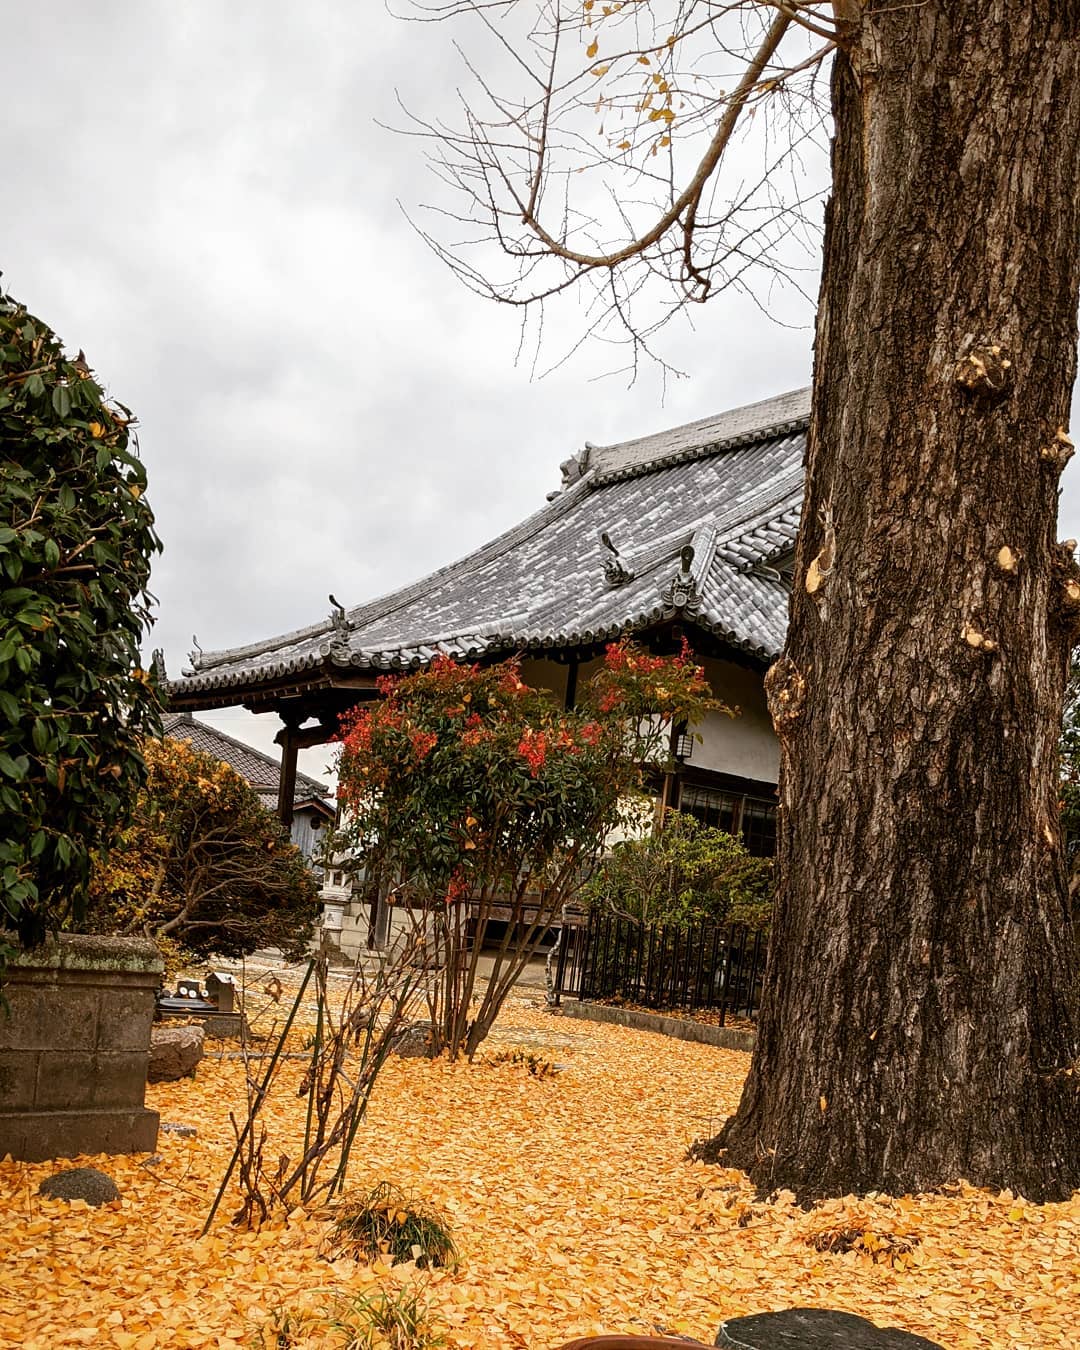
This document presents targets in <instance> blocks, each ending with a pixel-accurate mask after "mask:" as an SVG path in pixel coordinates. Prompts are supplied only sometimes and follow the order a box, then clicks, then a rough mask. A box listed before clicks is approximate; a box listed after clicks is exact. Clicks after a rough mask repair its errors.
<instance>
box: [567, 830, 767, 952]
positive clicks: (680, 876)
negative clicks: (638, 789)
mask: <svg viewBox="0 0 1080 1350" xmlns="http://www.w3.org/2000/svg"><path fill="white" fill-rule="evenodd" d="M772 887H773V865H772V861H771V860H770V859H768V858H755V857H753V856H752V855H751V854H749V853H748V852H747V851H746V848H745V846H744V845H743V843H742V841H741V840H739V839H736V838H734V837H733V836H732V835H730V834H726V833H725V832H724V831H723V830H715V829H712V828H710V827H709V826H707V825H702V824H701V823H700V821H698V820H696V819H695V818H694V817H693V816H690V815H683V814H680V813H679V812H677V811H672V812H670V813H669V814H668V817H667V820H666V821H665V824H664V828H663V830H662V831H661V832H660V833H659V834H649V835H647V836H645V837H644V838H641V839H626V840H623V841H622V842H620V843H618V844H616V845H615V847H614V848H613V849H612V851H611V853H610V854H609V855H608V856H607V857H606V858H605V859H604V860H603V862H602V863H601V865H600V867H599V868H598V869H597V871H596V872H595V873H594V875H593V876H592V877H591V878H590V880H589V881H588V882H587V883H586V885H585V887H584V888H583V890H582V893H581V900H582V902H583V903H584V904H586V905H588V906H589V907H590V908H606V909H610V910H611V911H613V912H614V913H616V914H621V915H624V916H626V917H627V918H631V919H639V920H641V921H642V922H643V923H675V924H690V923H745V924H747V925H748V926H749V927H751V928H754V929H765V928H767V927H768V924H769V917H770V915H771V912H772Z"/></svg>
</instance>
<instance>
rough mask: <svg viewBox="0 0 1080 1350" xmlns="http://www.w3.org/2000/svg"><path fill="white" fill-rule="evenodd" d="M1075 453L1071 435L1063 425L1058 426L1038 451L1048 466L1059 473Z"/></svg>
mask: <svg viewBox="0 0 1080 1350" xmlns="http://www.w3.org/2000/svg"><path fill="white" fill-rule="evenodd" d="M1075 453H1076V447H1075V446H1074V445H1073V443H1072V437H1071V436H1070V435H1069V433H1068V432H1067V431H1066V430H1065V428H1064V427H1058V429H1057V434H1056V435H1055V436H1054V439H1053V440H1052V441H1051V442H1050V444H1049V445H1044V446H1043V447H1042V449H1041V450H1040V451H1039V458H1040V460H1042V462H1043V463H1044V464H1045V465H1047V467H1048V468H1051V469H1053V470H1055V471H1056V472H1057V473H1060V472H1061V471H1062V469H1063V468H1064V467H1065V465H1066V464H1068V462H1069V460H1070V459H1072V457H1073V455H1074V454H1075Z"/></svg>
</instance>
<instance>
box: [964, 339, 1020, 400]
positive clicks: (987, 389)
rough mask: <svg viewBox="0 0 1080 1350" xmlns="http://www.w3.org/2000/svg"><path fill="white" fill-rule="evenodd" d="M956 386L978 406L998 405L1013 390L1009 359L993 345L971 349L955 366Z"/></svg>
mask: <svg viewBox="0 0 1080 1350" xmlns="http://www.w3.org/2000/svg"><path fill="white" fill-rule="evenodd" d="M956 383H957V384H958V385H959V386H960V388H961V389H962V390H963V391H964V392H965V393H966V394H967V395H968V396H969V397H970V398H972V399H975V400H977V401H978V402H980V403H1000V402H1001V400H1002V399H1004V398H1007V397H1008V395H1009V393H1010V392H1011V390H1012V385H1013V363H1012V359H1011V358H1010V356H1009V354H1008V352H1007V351H1006V350H1005V348H1004V347H1002V346H1001V345H1000V344H999V343H996V342H993V343H988V344H986V345H985V346H977V347H972V349H971V351H969V352H968V353H967V355H966V356H962V357H961V358H960V360H959V361H957V363H956Z"/></svg>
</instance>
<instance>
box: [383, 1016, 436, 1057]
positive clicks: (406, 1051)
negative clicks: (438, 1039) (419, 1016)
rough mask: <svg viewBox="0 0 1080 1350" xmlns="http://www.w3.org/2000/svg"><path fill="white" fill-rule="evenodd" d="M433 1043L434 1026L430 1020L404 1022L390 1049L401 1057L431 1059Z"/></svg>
mask: <svg viewBox="0 0 1080 1350" xmlns="http://www.w3.org/2000/svg"><path fill="white" fill-rule="evenodd" d="M434 1043H435V1036H434V1027H432V1025H431V1023H430V1022H406V1024H405V1025H404V1026H403V1027H402V1028H401V1030H400V1031H399V1032H398V1034H397V1035H396V1036H395V1037H394V1040H393V1043H392V1045H391V1046H390V1049H391V1050H392V1051H393V1052H394V1054H395V1055H400V1056H401V1057H402V1059H431V1058H432V1052H431V1048H432V1046H433V1045H434Z"/></svg>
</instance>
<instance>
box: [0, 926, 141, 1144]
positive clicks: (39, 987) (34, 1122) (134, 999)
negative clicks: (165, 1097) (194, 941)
mask: <svg viewBox="0 0 1080 1350" xmlns="http://www.w3.org/2000/svg"><path fill="white" fill-rule="evenodd" d="M3 979H4V997H5V998H6V1000H7V1003H8V1008H9V1010H10V1015H8V1014H7V1013H5V1012H2V1011H0V1158H2V1157H4V1156H5V1155H6V1154H9V1153H10V1154H11V1156H12V1157H13V1158H15V1159H16V1160H26V1161H27V1162H41V1161H42V1160H43V1159H45V1158H70V1157H75V1156H76V1155H78V1154H82V1153H87V1154H95V1153H134V1152H142V1151H144V1150H146V1151H148V1152H153V1149H154V1143H155V1140H156V1137H157V1125H158V1115H157V1112H156V1111H147V1110H146V1109H145V1107H144V1093H145V1091H146V1065H147V1061H148V1059H149V1055H150V1022H151V1019H152V1017H153V1015H154V994H155V991H156V990H157V987H158V984H159V983H160V981H161V956H160V954H159V953H158V951H157V948H156V947H154V945H153V943H150V942H145V941H143V940H141V939H135V938H112V937H88V936H83V935H79V934H71V933H64V934H61V935H60V936H59V937H56V938H51V939H50V940H49V941H48V942H46V943H43V944H42V946H40V947H38V948H36V949H34V950H32V951H29V952H19V953H16V955H15V956H14V957H13V958H12V960H11V961H10V962H9V964H8V966H7V968H6V969H5V971H4V977H3Z"/></svg>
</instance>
